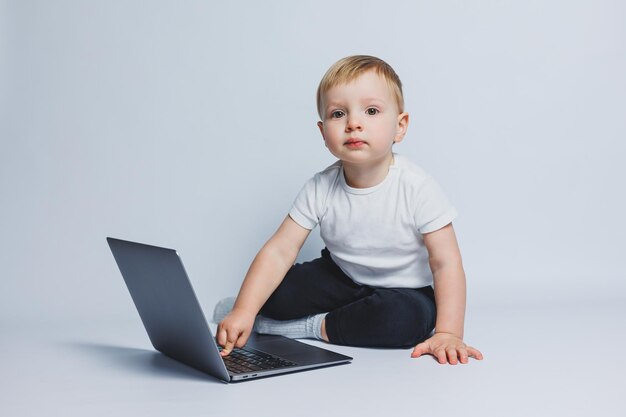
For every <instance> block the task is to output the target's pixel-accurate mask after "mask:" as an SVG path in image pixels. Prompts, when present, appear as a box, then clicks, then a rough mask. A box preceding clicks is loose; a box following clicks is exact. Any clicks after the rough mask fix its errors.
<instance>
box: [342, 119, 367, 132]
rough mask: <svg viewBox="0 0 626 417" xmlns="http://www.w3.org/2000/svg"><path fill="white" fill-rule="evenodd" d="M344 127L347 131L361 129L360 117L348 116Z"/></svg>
mask: <svg viewBox="0 0 626 417" xmlns="http://www.w3.org/2000/svg"><path fill="white" fill-rule="evenodd" d="M346 129H347V130H348V131H353V130H361V129H363V126H362V125H361V118H360V117H357V116H355V115H351V116H348V123H347V125H346Z"/></svg>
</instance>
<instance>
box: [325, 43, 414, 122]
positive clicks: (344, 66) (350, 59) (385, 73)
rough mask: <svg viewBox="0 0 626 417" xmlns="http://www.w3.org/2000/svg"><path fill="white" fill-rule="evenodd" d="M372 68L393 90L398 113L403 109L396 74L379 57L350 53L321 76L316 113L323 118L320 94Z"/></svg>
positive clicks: (399, 83)
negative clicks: (350, 54)
mask: <svg viewBox="0 0 626 417" xmlns="http://www.w3.org/2000/svg"><path fill="white" fill-rule="evenodd" d="M369 70H374V71H376V74H378V75H379V76H381V77H383V78H384V79H385V81H387V84H389V88H391V90H392V91H393V94H394V96H395V98H396V104H397V105H398V110H399V111H400V113H402V112H403V111H404V96H403V95H402V82H401V81H400V77H398V74H396V72H395V71H394V70H393V68H391V65H389V64H387V63H386V62H385V61H383V60H382V59H380V58H376V57H374V56H369V55H352V56H347V57H345V58H342V59H340V60H339V61H337V62H335V63H334V64H333V65H332V66H331V67H330V68H329V69H328V71H326V74H324V76H323V77H322V81H320V85H319V86H318V87H317V113H318V114H319V116H320V118H322V119H324V116H323V112H322V95H324V93H326V92H327V91H328V90H330V89H331V88H333V87H335V86H337V85H339V84H347V83H349V82H350V81H353V80H354V79H356V78H357V77H359V76H360V75H362V74H363V73H364V72H366V71H369Z"/></svg>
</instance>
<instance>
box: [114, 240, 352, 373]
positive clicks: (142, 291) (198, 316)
mask: <svg viewBox="0 0 626 417" xmlns="http://www.w3.org/2000/svg"><path fill="white" fill-rule="evenodd" d="M107 242H108V243H109V247H110V248H111V251H112V252H113V257H114V258H115V261H116V262H117V266H118V267H119V269H120V272H121V273H122V277H123V278H124V281H125V282H126V286H127V287H128V290H129V292H130V295H131V297H132V299H133V301H134V303H135V306H136V307H137V311H138V312H139V316H140V317H141V320H142V322H143V325H144V327H145V328H146V331H147V332H148V336H149V338H150V342H151V343H152V346H154V348H155V349H156V350H158V351H159V352H161V353H163V354H164V355H166V356H169V357H170V358H172V359H175V360H177V361H179V362H182V363H184V364H186V365H188V366H191V367H193V368H196V369H198V370H200V371H202V372H205V373H207V374H209V375H212V376H214V377H215V378H218V379H220V380H222V381H224V382H238V381H247V380H250V379H256V378H262V377H267V376H273V375H280V374H286V373H291V372H297V371H303V370H309V369H314V368H321V367H325V366H331V365H339V364H345V363H349V362H350V361H351V360H352V358H351V357H349V356H345V355H341V354H339V353H336V352H332V351H329V350H326V349H322V348H319V347H316V346H311V345H308V344H306V343H302V342H299V341H297V340H293V339H289V338H286V337H283V336H274V335H264V334H258V333H252V335H251V336H250V338H249V339H248V342H247V343H246V346H244V348H243V349H235V350H233V351H232V352H231V353H230V354H229V355H228V356H226V357H224V358H222V356H221V355H220V353H219V352H220V349H221V348H220V347H219V346H218V345H217V343H216V340H215V337H214V336H213V334H212V333H211V329H210V328H209V326H208V324H207V321H206V319H205V316H204V313H203V312H202V309H201V308H200V303H198V299H197V298H196V295H195V293H194V290H193V288H192V286H191V282H190V281H189V278H188V276H187V273H186V272H185V268H184V266H183V262H182V260H181V258H180V256H179V255H178V253H177V252H176V251H175V250H173V249H167V248H161V247H157V246H151V245H145V244H142V243H136V242H129V241H126V240H120V239H114V238H111V237H108V238H107Z"/></svg>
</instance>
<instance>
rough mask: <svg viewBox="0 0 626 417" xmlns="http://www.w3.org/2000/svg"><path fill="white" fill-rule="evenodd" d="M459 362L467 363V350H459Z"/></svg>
mask: <svg viewBox="0 0 626 417" xmlns="http://www.w3.org/2000/svg"><path fill="white" fill-rule="evenodd" d="M459 362H461V363H467V349H465V348H463V347H462V348H459Z"/></svg>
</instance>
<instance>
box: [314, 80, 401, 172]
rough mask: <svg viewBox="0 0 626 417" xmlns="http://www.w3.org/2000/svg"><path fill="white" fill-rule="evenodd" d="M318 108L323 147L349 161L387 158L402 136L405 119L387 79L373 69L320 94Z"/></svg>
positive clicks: (365, 161)
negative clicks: (319, 105)
mask: <svg viewBox="0 0 626 417" xmlns="http://www.w3.org/2000/svg"><path fill="white" fill-rule="evenodd" d="M322 111H323V113H322V116H323V120H322V121H321V122H318V124H317V125H318V127H319V128H320V131H321V132H322V136H323V138H324V142H325V143H326V147H327V148H328V150H330V152H331V153H332V154H333V155H334V156H336V157H337V158H339V159H341V160H342V161H344V162H347V163H352V164H363V163H368V162H380V161H383V160H385V159H386V158H387V159H388V158H390V157H391V148H392V145H393V144H394V143H396V142H400V141H401V140H402V139H403V138H404V134H405V133H406V129H407V126H408V122H409V115H408V114H407V113H400V112H399V110H398V105H397V103H396V99H395V96H394V94H393V91H392V89H391V88H390V87H389V85H388V84H387V81H385V79H384V78H382V77H381V76H379V75H378V74H376V72H375V71H373V70H372V71H367V72H365V73H363V74H362V75H360V76H359V77H358V78H356V79H355V80H353V81H351V82H350V83H348V84H341V85H337V86H335V87H333V88H331V89H330V90H328V91H327V92H326V93H325V94H323V96H322Z"/></svg>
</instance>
